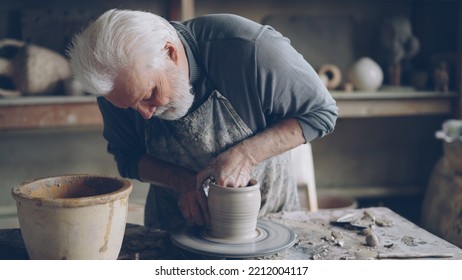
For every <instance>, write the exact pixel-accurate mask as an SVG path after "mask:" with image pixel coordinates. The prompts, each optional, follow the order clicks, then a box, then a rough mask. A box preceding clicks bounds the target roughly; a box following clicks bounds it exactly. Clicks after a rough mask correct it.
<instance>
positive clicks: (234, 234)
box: [207, 180, 261, 242]
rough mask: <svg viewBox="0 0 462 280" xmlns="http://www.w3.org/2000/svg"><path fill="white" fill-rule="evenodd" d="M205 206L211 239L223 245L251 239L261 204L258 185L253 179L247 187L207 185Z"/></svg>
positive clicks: (254, 232)
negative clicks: (207, 211)
mask: <svg viewBox="0 0 462 280" xmlns="http://www.w3.org/2000/svg"><path fill="white" fill-rule="evenodd" d="M207 199H208V207H209V212H210V224H211V229H210V232H209V235H210V237H212V238H217V239H220V240H221V241H222V242H243V241H246V240H252V239H254V238H255V237H256V236H257V235H258V233H257V229H256V228H257V217H258V212H259V210H260V205H261V194H260V184H259V183H258V182H256V181H254V180H252V181H251V182H250V184H249V186H247V187H241V188H230V187H223V186H219V185H217V184H214V183H209V190H208V198H207Z"/></svg>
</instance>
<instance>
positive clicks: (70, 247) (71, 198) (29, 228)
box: [12, 175, 132, 260]
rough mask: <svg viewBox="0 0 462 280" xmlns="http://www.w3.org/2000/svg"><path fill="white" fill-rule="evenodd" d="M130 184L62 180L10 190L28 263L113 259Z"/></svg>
mask: <svg viewBox="0 0 462 280" xmlns="http://www.w3.org/2000/svg"><path fill="white" fill-rule="evenodd" d="M131 191H132V184H131V183H130V181H128V180H125V179H122V178H116V177H105V176H98V175H65V176H58V177H48V178H42V179H36V180H31V181H27V182H24V183H22V184H20V185H18V186H16V187H14V188H13V189H12V196H13V198H14V199H15V200H16V205H17V210H18V218H19V225H20V230H21V235H22V237H23V240H24V244H25V245H26V249H27V252H28V254H29V257H30V258H31V259H46V260H57V259H83V260H92V259H109V260H114V259H117V257H118V255H119V252H120V249H121V247H122V240H123V237H124V234H125V225H126V222H127V214H128V197H129V194H130V192H131Z"/></svg>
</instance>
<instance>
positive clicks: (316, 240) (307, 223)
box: [0, 207, 462, 260]
mask: <svg viewBox="0 0 462 280" xmlns="http://www.w3.org/2000/svg"><path fill="white" fill-rule="evenodd" d="M267 218H268V219H270V220H272V221H276V222H279V223H282V224H285V225H287V226H289V227H291V228H292V229H293V230H294V231H295V233H296V234H297V241H296V243H295V244H294V246H292V247H291V248H289V249H287V250H285V251H282V252H279V253H277V254H274V255H268V256H262V257H257V258H255V259H269V260H278V259H285V260H297V259H307V260H341V259H346V260H363V259H421V258H423V259H429V258H438V259H462V249H460V248H459V247H457V246H455V245H452V244H450V243H448V242H446V241H445V240H443V239H441V238H439V237H437V236H435V235H433V234H431V233H429V232H427V231H425V230H423V229H422V228H419V227H418V226H416V225H415V224H413V223H411V222H410V221H408V220H406V219H405V218H403V217H401V216H399V215H398V214H396V213H394V212H393V211H391V210H390V209H388V208H384V207H374V208H367V209H348V210H320V211H317V212H285V213H278V214H272V215H270V216H268V217H267ZM363 226H366V227H372V229H373V232H374V233H375V235H376V236H377V237H378V239H379V244H378V246H376V247H374V246H370V245H367V243H366V241H365V240H366V238H365V236H364V235H361V228H362V227H363ZM27 258H28V256H27V252H26V250H25V247H24V243H23V242H22V239H21V235H20V230H19V229H0V259H27ZM119 259H125V260H127V259H147V260H156V259H159V260H160V259H162V260H171V259H182V260H188V259H196V260H197V259H215V258H211V257H208V256H204V255H198V254H195V253H191V252H188V251H185V250H182V249H180V248H178V247H176V246H175V245H174V244H172V242H171V241H170V238H169V234H168V232H165V231H160V230H155V229H150V228H146V227H143V226H140V225H134V224H128V225H127V229H126V233H125V239H124V242H123V245H122V250H121V253H120V255H119Z"/></svg>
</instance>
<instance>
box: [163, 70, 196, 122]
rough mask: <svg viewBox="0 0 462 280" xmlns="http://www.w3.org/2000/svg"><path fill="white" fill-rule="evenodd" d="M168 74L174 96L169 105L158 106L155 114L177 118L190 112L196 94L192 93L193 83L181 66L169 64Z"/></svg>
mask: <svg viewBox="0 0 462 280" xmlns="http://www.w3.org/2000/svg"><path fill="white" fill-rule="evenodd" d="M166 74H167V79H168V81H169V83H170V85H171V87H172V92H173V96H172V97H171V99H170V102H169V103H168V104H167V105H165V106H161V107H157V108H156V111H155V113H154V116H155V117H158V118H160V119H164V120H177V119H180V118H182V117H184V116H185V115H186V114H187V113H188V110H189V108H191V106H192V103H193V101H194V95H192V94H191V85H190V84H189V81H188V79H187V77H186V76H187V75H185V74H184V73H183V72H182V71H181V69H180V68H179V67H177V66H175V65H168V66H167V70H166Z"/></svg>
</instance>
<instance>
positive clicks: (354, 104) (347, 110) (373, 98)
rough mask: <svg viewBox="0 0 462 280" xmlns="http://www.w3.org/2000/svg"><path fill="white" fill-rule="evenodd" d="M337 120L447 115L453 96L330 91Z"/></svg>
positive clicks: (436, 93) (445, 94) (453, 94)
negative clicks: (334, 102)
mask: <svg viewBox="0 0 462 280" xmlns="http://www.w3.org/2000/svg"><path fill="white" fill-rule="evenodd" d="M332 96H333V97H334V99H335V100H336V101H337V106H338V107H339V117H340V118H364V117H394V116H419V115H451V114H453V113H454V110H455V109H454V107H455V106H456V98H457V93H455V92H451V93H441V92H427V91H425V92H424V91H415V92H387V91H378V92H348V93H346V92H341V91H333V92H332Z"/></svg>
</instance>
